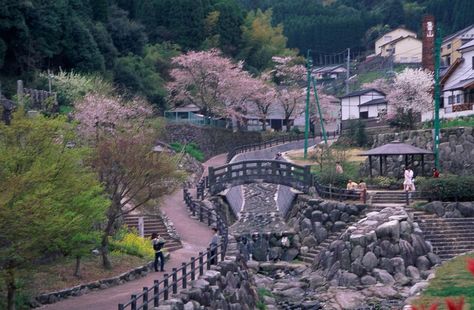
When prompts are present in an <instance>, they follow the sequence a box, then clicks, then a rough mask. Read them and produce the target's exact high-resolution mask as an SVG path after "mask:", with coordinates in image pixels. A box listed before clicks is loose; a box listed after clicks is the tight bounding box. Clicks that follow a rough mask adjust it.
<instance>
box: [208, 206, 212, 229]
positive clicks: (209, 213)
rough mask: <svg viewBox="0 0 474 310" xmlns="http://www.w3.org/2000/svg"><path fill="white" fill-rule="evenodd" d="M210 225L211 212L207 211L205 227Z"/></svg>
mask: <svg viewBox="0 0 474 310" xmlns="http://www.w3.org/2000/svg"><path fill="white" fill-rule="evenodd" d="M211 225H212V218H211V210H209V209H207V226H211Z"/></svg>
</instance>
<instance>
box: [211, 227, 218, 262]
mask: <svg viewBox="0 0 474 310" xmlns="http://www.w3.org/2000/svg"><path fill="white" fill-rule="evenodd" d="M212 231H213V232H214V235H213V236H212V239H211V243H210V244H209V248H210V249H211V265H216V264H217V247H218V245H219V239H220V238H219V232H218V230H217V228H216V227H212Z"/></svg>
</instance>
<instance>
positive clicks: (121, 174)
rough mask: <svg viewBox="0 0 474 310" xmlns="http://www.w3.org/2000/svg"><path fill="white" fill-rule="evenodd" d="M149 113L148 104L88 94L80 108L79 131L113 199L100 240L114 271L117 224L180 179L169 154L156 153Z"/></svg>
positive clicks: (107, 264)
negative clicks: (112, 247)
mask: <svg viewBox="0 0 474 310" xmlns="http://www.w3.org/2000/svg"><path fill="white" fill-rule="evenodd" d="M151 113H152V110H151V108H150V106H149V105H148V104H146V103H145V102H143V101H140V100H138V99H136V100H132V101H125V100H122V99H120V98H112V97H105V96H101V95H87V96H86V97H85V98H84V100H83V101H81V102H79V103H77V104H76V112H75V114H74V116H75V119H76V120H77V121H78V122H79V124H78V127H79V132H80V134H81V136H82V137H83V138H84V141H85V142H86V143H89V144H91V145H92V146H93V152H92V155H91V158H90V160H89V164H90V165H91V166H92V168H93V169H94V170H95V171H96V172H97V174H98V177H99V181H100V182H101V184H102V185H103V186H104V188H105V190H106V191H107V193H108V195H109V198H110V200H111V204H110V207H109V208H108V210H107V212H106V215H107V219H106V223H105V225H104V230H103V234H102V238H101V252H102V263H103V265H104V267H105V268H110V267H111V262H110V260H109V258H108V246H109V237H110V236H111V235H112V234H113V232H114V228H115V226H116V222H117V220H118V219H119V218H120V217H122V216H123V215H124V214H127V213H130V212H132V211H133V210H135V209H136V208H139V207H141V206H143V205H145V204H146V203H148V202H149V201H150V200H152V199H158V198H159V197H162V196H163V195H165V194H167V193H169V192H170V191H171V190H173V188H174V185H176V184H177V181H179V180H180V177H181V174H180V173H179V172H178V170H177V168H176V163H175V162H174V160H172V158H171V157H170V156H169V155H167V154H164V153H161V154H157V153H154V152H153V146H154V143H155V142H156V139H157V138H158V131H157V130H156V129H157V127H156V126H155V124H154V123H153V122H152V121H151V120H150V119H148V116H150V115H151Z"/></svg>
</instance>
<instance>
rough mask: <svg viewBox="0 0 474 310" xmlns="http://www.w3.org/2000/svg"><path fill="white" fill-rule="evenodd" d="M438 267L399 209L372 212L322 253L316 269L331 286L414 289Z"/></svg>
mask: <svg viewBox="0 0 474 310" xmlns="http://www.w3.org/2000/svg"><path fill="white" fill-rule="evenodd" d="M439 263H441V260H440V259H439V258H438V256H436V255H435V254H434V253H433V252H432V249H431V246H430V245H429V244H428V243H427V242H425V240H424V238H423V234H422V232H421V230H420V229H419V227H418V224H417V223H414V222H413V221H412V219H411V218H410V217H409V216H408V214H407V213H406V211H405V210H404V209H403V208H402V207H397V208H385V209H383V210H382V211H381V212H371V213H369V214H368V215H367V218H365V219H364V220H362V221H359V222H358V223H357V224H356V225H354V226H353V227H350V228H349V229H347V231H346V232H345V233H344V234H343V235H342V236H341V238H340V239H339V240H336V241H334V242H332V243H331V245H330V246H329V249H328V250H326V251H324V252H321V253H320V255H319V259H318V264H317V266H318V268H319V269H320V270H324V276H325V277H326V278H327V280H328V281H330V282H331V284H332V285H335V286H337V285H339V286H346V287H354V286H358V285H375V284H376V283H381V284H383V285H387V286H393V285H397V286H405V285H415V284H416V283H417V282H419V281H421V280H422V279H427V277H428V276H429V275H430V274H431V272H432V271H431V270H430V269H431V268H432V267H433V266H434V265H436V264H439Z"/></svg>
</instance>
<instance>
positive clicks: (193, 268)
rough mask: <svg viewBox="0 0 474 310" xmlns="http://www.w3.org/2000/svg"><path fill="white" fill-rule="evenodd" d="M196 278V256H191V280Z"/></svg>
mask: <svg viewBox="0 0 474 310" xmlns="http://www.w3.org/2000/svg"><path fill="white" fill-rule="evenodd" d="M195 279H196V258H195V257H191V281H194V280H195Z"/></svg>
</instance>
